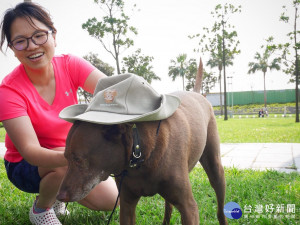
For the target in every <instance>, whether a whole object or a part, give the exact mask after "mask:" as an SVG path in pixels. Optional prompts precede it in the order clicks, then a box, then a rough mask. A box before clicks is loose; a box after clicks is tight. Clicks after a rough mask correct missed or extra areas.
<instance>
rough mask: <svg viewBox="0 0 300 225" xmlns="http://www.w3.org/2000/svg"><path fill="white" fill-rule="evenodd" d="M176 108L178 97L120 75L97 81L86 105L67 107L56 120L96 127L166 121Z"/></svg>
mask: <svg viewBox="0 0 300 225" xmlns="http://www.w3.org/2000/svg"><path fill="white" fill-rule="evenodd" d="M179 105H180V99H179V98H178V97H176V96H173V95H167V94H165V95H161V94H158V93H157V92H156V91H155V90H154V89H153V88H152V87H151V86H150V84H149V83H148V82H147V81H145V80H144V79H143V78H142V77H140V76H137V75H134V74H122V75H116V76H111V77H106V78H102V79H100V80H99V82H98V84H97V86H96V89H95V92H94V95H93V98H92V101H91V102H90V103H89V104H77V105H71V106H69V107H66V108H64V109H63V110H62V111H61V112H60V114H59V117H60V118H61V119H64V120H66V121H69V122H74V121H76V120H82V121H86V122H91V123H99V124H120V123H126V122H141V121H154V120H162V119H166V118H168V117H169V116H171V115H172V114H173V113H174V112H175V111H176V109H177V108H178V106H179Z"/></svg>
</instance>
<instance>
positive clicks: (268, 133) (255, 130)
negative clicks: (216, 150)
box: [217, 117, 300, 143]
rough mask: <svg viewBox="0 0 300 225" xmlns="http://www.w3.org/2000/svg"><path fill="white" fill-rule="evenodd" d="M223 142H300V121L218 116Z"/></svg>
mask: <svg viewBox="0 0 300 225" xmlns="http://www.w3.org/2000/svg"><path fill="white" fill-rule="evenodd" d="M217 124H218V131H219V135H220V139H221V142H222V143H284V142H286V143H300V123H295V118H294V117H291V118H290V117H288V118H280V117H279V118H278V117H277V118H274V117H268V118H257V117H255V118H241V119H239V118H234V119H230V118H229V120H226V121H224V119H222V118H221V119H219V118H217Z"/></svg>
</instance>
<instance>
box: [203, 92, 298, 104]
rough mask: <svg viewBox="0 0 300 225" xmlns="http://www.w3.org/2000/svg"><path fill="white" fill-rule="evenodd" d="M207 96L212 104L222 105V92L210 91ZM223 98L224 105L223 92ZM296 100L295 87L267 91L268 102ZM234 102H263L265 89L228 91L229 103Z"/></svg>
mask: <svg viewBox="0 0 300 225" xmlns="http://www.w3.org/2000/svg"><path fill="white" fill-rule="evenodd" d="M206 98H207V100H208V101H209V102H210V103H211V104H212V106H219V105H220V93H209V94H207V95H206ZM222 99H223V100H222V101H223V105H224V94H223V93H222ZM295 101H296V94H295V89H285V90H269V91H267V104H271V103H288V102H295ZM232 103H233V105H248V104H263V103H264V91H243V92H227V105H228V106H231V105H232Z"/></svg>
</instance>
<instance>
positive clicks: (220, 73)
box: [219, 68, 223, 116]
mask: <svg viewBox="0 0 300 225" xmlns="http://www.w3.org/2000/svg"><path fill="white" fill-rule="evenodd" d="M219 81H220V108H221V116H223V98H222V68H221V70H219Z"/></svg>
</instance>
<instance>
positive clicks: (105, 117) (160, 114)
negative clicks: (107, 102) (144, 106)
mask: <svg viewBox="0 0 300 225" xmlns="http://www.w3.org/2000/svg"><path fill="white" fill-rule="evenodd" d="M179 105H180V99H179V98H178V97H176V96H173V95H167V94H166V95H162V101H161V105H160V107H159V108H157V109H156V110H154V111H152V112H149V113H145V114H139V115H130V114H129V115H128V114H118V113H111V112H103V111H87V112H86V109H87V108H88V104H77V105H72V106H69V107H66V108H65V109H63V110H62V111H61V112H60V114H59V117H60V118H61V119H63V120H66V121H68V122H71V123H73V122H75V121H76V120H81V121H86V122H90V123H98V124H107V125H109V124H121V123H127V122H142V121H155V120H162V119H166V118H168V117H170V116H171V115H172V114H173V113H174V112H175V111H176V109H177V108H178V106H179Z"/></svg>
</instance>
